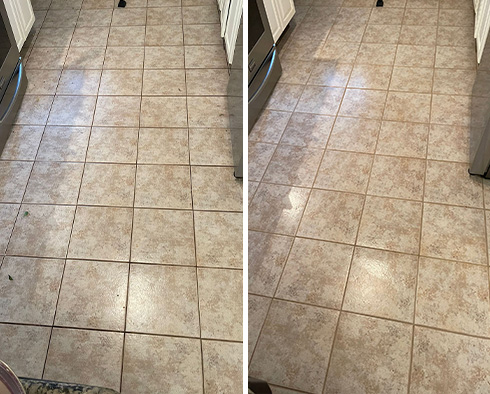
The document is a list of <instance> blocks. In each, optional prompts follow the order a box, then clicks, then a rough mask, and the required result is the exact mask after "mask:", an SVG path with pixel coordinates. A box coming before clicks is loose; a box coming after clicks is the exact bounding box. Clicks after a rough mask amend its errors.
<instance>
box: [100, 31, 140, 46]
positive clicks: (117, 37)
mask: <svg viewBox="0 0 490 394" xmlns="http://www.w3.org/2000/svg"><path fill="white" fill-rule="evenodd" d="M107 45H108V46H110V47H121V46H122V47H132V46H134V47H137V46H143V45H145V26H111V29H110V31H109V39H108V40H107Z"/></svg>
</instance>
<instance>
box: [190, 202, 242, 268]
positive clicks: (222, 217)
mask: <svg viewBox="0 0 490 394" xmlns="http://www.w3.org/2000/svg"><path fill="white" fill-rule="evenodd" d="M194 226H195V238H196V257H197V265H198V266H201V267H223V268H242V266H243V253H242V249H243V245H242V234H243V215H242V214H241V213H231V212H197V211H196V212H194Z"/></svg>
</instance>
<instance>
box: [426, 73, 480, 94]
mask: <svg viewBox="0 0 490 394" xmlns="http://www.w3.org/2000/svg"><path fill="white" fill-rule="evenodd" d="M475 79H476V72H473V71H469V70H447V69H436V70H435V71H434V93H438V94H449V95H453V94H462V95H471V94H472V91H473V85H474V83H475Z"/></svg>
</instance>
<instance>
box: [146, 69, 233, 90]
mask: <svg viewBox="0 0 490 394" xmlns="http://www.w3.org/2000/svg"><path fill="white" fill-rule="evenodd" d="M145 75H146V71H145ZM149 75H150V76H151V74H149ZM156 75H157V76H158V75H162V77H163V79H164V80H165V78H169V79H170V78H173V75H175V77H176V78H177V79H178V78H180V76H181V74H180V72H179V71H178V70H171V71H168V72H167V73H165V72H161V73H160V74H159V73H156ZM229 78H230V77H229V74H228V70H213V69H209V70H206V69H188V70H186V71H185V80H184V84H186V86H187V94H188V95H197V96H204V95H212V96H226V95H227V94H228V93H227V89H228V80H229ZM151 81H152V78H149V82H150V83H151Z"/></svg>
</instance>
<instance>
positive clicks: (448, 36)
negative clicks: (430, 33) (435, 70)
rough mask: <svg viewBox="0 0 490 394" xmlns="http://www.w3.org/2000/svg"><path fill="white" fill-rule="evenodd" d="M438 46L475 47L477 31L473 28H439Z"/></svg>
mask: <svg viewBox="0 0 490 394" xmlns="http://www.w3.org/2000/svg"><path fill="white" fill-rule="evenodd" d="M437 45H449V46H452V45H455V46H456V45H457V46H471V47H473V46H474V45H475V30H474V28H473V26H439V27H438V28H437Z"/></svg>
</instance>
